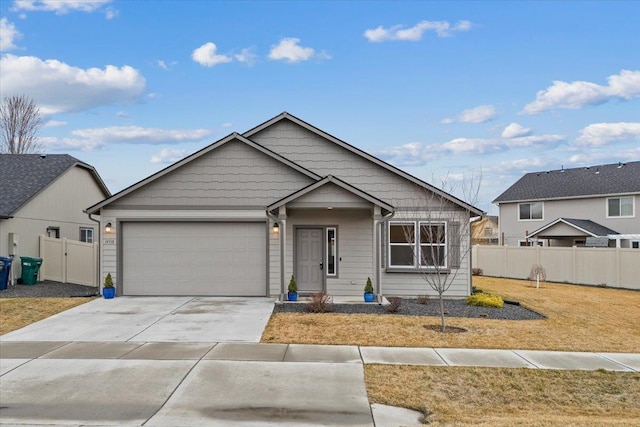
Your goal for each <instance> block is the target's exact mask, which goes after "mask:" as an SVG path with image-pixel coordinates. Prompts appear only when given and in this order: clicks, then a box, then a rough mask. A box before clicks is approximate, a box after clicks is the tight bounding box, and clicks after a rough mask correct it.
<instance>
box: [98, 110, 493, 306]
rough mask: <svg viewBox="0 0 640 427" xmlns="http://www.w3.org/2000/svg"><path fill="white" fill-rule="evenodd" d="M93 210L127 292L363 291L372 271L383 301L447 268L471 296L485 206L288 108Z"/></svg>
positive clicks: (109, 269)
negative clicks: (476, 232)
mask: <svg viewBox="0 0 640 427" xmlns="http://www.w3.org/2000/svg"><path fill="white" fill-rule="evenodd" d="M427 196H437V200H438V203H437V206H436V204H435V203H434V201H433V200H435V198H434V197H427ZM87 212H88V213H92V214H97V213H99V214H100V220H101V222H102V230H103V239H102V240H101V242H100V243H101V251H100V252H101V275H102V277H103V278H104V276H106V275H107V274H108V273H111V275H112V277H113V278H114V279H115V282H116V287H117V292H118V294H119V295H215V296H265V295H273V296H276V295H282V294H283V293H285V292H286V288H287V284H288V282H289V279H290V277H291V276H292V275H293V276H295V278H296V281H297V283H298V291H299V292H300V293H303V294H305V293H306V294H309V293H314V292H327V293H329V294H331V295H361V294H362V292H363V289H364V285H365V283H366V281H367V278H368V277H370V278H371V279H372V281H373V283H374V284H375V285H374V286H375V288H376V293H377V294H378V295H382V294H388V295H419V294H428V293H433V291H431V292H430V289H429V286H428V285H427V284H426V283H425V281H424V279H423V276H422V274H421V273H423V272H425V271H434V272H435V271H439V272H440V273H441V274H453V275H455V280H454V282H453V284H452V286H451V287H450V289H449V291H448V293H447V294H446V295H447V296H449V297H464V296H466V295H468V294H469V293H470V289H471V288H470V262H469V256H468V252H469V251H466V250H465V249H466V248H468V247H469V243H470V233H469V231H468V230H469V228H468V224H469V219H470V216H477V215H479V214H481V212H480V211H479V210H478V209H477V208H475V207H473V206H470V205H468V204H466V203H465V202H463V201H461V200H459V199H456V198H455V197H453V196H451V195H448V194H446V193H444V192H442V191H440V190H438V189H436V188H434V187H432V186H430V185H429V184H427V183H425V182H423V181H420V180H419V179H417V178H415V177H413V176H411V175H409V174H407V173H405V172H403V171H401V170H399V169H397V168H395V167H393V166H391V165H389V164H387V163H384V162H382V161H381V160H379V159H377V158H375V157H373V156H371V155H369V154H367V153H365V152H363V151H361V150H359V149H357V148H355V147H353V146H351V145H349V144H347V143H345V142H344V141H341V140H339V139H337V138H335V137H333V136H331V135H329V134H327V133H326V132H324V131H322V130H320V129H317V128H315V127H314V126H312V125H310V124H308V123H306V122H304V121H302V120H300V119H298V118H296V117H295V116H292V115H290V114H288V113H282V114H280V115H278V116H276V117H274V118H273V119H271V120H268V121H267V122H265V123H262V124H261V125H259V126H257V127H255V128H253V129H251V130H249V131H247V132H245V133H243V134H238V133H233V134H231V135H229V136H227V137H225V138H223V139H221V140H219V141H217V142H215V143H213V144H211V145H209V146H207V147H205V148H203V149H202V150H200V151H199V152H197V153H195V154H193V155H191V156H189V157H187V158H185V159H183V160H181V161H179V162H177V163H175V164H173V165H171V166H169V167H167V168H166V169H164V170H162V171H160V172H158V173H156V174H154V175H152V176H150V177H148V178H146V179H144V180H142V181H140V182H138V183H136V184H134V185H132V186H131V187H129V188H127V189H125V190H123V191H121V192H120V193H118V194H115V195H114V196H112V197H110V198H107V199H105V200H103V201H102V202H100V203H97V204H96V205H94V206H92V207H90V208H89V209H88V210H87ZM436 213H437V214H436ZM465 226H466V227H465ZM425 230H438V231H439V232H441V238H438V239H433V238H430V237H429V235H428V233H426V232H425ZM461 230H466V233H462V232H461ZM433 248H436V249H438V252H437V254H438V256H436V257H431V258H429V259H426V258H425V257H424V255H423V254H426V253H427V252H428V250H431V249H433ZM440 249H441V250H440ZM434 263H437V266H435V265H434ZM429 264H430V265H429Z"/></svg>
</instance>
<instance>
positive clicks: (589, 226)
mask: <svg viewBox="0 0 640 427" xmlns="http://www.w3.org/2000/svg"><path fill="white" fill-rule="evenodd" d="M560 219H563V220H564V221H566V222H568V223H569V224H573V225H575V226H576V227H579V228H582V229H583V230H585V231H588V232H589V233H592V234H595V235H596V236H606V235H608V234H618V232H617V231H615V230H612V229H610V228H608V227H605V226H604V225H600V224H598V223H597V222H593V221H591V220H590V219H574V218H560Z"/></svg>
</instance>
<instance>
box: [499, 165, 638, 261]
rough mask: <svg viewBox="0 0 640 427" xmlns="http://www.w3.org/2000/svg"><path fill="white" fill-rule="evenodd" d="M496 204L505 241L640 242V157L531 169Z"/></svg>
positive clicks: (625, 244) (543, 243) (526, 243)
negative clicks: (538, 170) (607, 163)
mask: <svg viewBox="0 0 640 427" xmlns="http://www.w3.org/2000/svg"><path fill="white" fill-rule="evenodd" d="M494 203H497V204H498V206H499V209H500V236H501V244H503V245H508V246H531V245H536V244H537V245H541V246H591V245H594V246H595V245H606V246H614V247H615V246H619V247H626V248H630V247H633V248H637V247H638V246H640V212H639V211H638V209H640V162H627V163H615V164H609V165H601V166H592V167H585V168H574V169H561V170H554V171H548V172H533V173H529V174H526V175H525V176H523V177H522V178H520V180H518V181H517V182H516V183H515V184H513V185H512V186H511V187H509V188H508V189H507V190H506V191H505V192H504V193H503V194H501V195H500V196H499V197H498V198H496V200H494Z"/></svg>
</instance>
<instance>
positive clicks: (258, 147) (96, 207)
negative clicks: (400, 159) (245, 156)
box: [87, 132, 322, 213]
mask: <svg viewBox="0 0 640 427" xmlns="http://www.w3.org/2000/svg"><path fill="white" fill-rule="evenodd" d="M230 141H240V142H242V143H244V144H246V145H248V146H250V147H252V148H254V149H256V150H258V151H260V152H261V153H263V154H266V155H267V156H269V157H271V158H273V159H275V160H277V161H279V162H281V163H284V164H285V165H287V166H289V167H290V168H292V169H294V170H296V171H298V172H300V173H301V174H303V175H305V176H308V177H309V178H311V179H313V180H314V181H317V180H319V179H321V178H322V177H321V176H320V175H318V174H315V173H313V172H311V171H310V170H308V169H306V168H303V167H302V166H300V165H298V164H297V163H294V162H292V161H291V160H289V159H286V158H284V157H282V156H281V155H280V154H278V153H275V152H273V151H271V150H269V149H268V148H266V147H263V146H262V145H260V144H256V143H255V142H253V141H251V140H250V139H247V138H245V137H244V136H242V135H240V134H238V133H237V132H233V133H231V134H229V135H227V136H226V137H224V138H222V139H220V140H218V141H216V142H214V143H212V144H210V145H208V146H206V147H204V148H203V149H201V150H199V151H197V152H195V153H193V154H191V155H190V156H187V157H185V158H184V159H182V160H179V161H177V162H176V163H174V164H172V165H170V166H167V167H166V168H164V169H162V170H160V171H158V172H156V173H155V174H153V175H151V176H149V177H147V178H145V179H143V180H141V181H138V182H136V183H135V184H132V185H130V186H129V187H127V188H125V189H124V190H122V191H120V192H118V193H116V194H114V195H113V196H111V197H109V198H106V199H104V200H102V201H101V202H98V203H96V204H95V205H93V206H91V207H89V208H87V213H95V212H97V211H98V210H100V209H101V208H102V207H104V206H106V205H108V204H110V203H113V202H114V201H116V200H118V199H121V198H122V197H124V196H126V195H127V194H129V193H132V192H134V191H135V190H137V189H138V188H140V187H142V186H144V185H147V184H149V183H150V182H152V181H155V180H157V179H159V178H161V177H163V176H165V175H167V174H169V173H171V172H173V171H174V170H176V169H178V168H179V167H181V166H183V165H185V164H187V163H189V162H191V161H192V160H195V159H197V158H199V157H201V156H203V155H205V154H207V153H209V152H211V151H213V150H215V149H216V148H219V147H222V146H223V145H225V144H226V143H228V142H230Z"/></svg>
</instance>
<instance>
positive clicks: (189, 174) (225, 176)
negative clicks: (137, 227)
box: [113, 141, 313, 208]
mask: <svg viewBox="0 0 640 427" xmlns="http://www.w3.org/2000/svg"><path fill="white" fill-rule="evenodd" d="M312 182H313V180H312V179H311V178H309V177H307V176H305V175H303V174H301V173H300V172H298V171H296V170H294V169H292V168H290V167H289V166H287V165H285V164H283V163H282V162H280V161H278V160H275V159H273V158H271V157H269V156H268V155H266V154H264V153H262V152H260V151H258V150H256V149H254V148H252V147H250V146H248V145H246V144H244V143H243V142H240V141H230V142H228V143H226V144H224V145H223V146H221V147H218V148H216V149H215V150H212V151H211V152H209V153H207V154H205V155H203V156H201V157H199V158H197V159H194V160H192V161H191V162H189V163H187V164H185V165H183V166H182V167H180V168H178V169H176V170H174V171H172V172H171V173H169V174H167V175H165V176H163V177H160V178H158V179H156V180H155V181H152V182H150V183H148V184H147V185H145V186H143V187H141V188H139V189H137V190H135V191H133V192H132V193H130V194H128V195H126V196H124V197H123V198H122V199H120V200H118V201H116V202H114V203H113V206H118V207H123V206H136V207H139V206H163V207H171V206H183V208H184V207H195V206H197V207H201V206H209V207H212V208H215V207H241V206H256V207H257V206H260V207H266V206H267V205H269V204H271V203H273V202H274V201H276V200H278V199H281V198H283V197H285V196H288V195H289V194H291V193H293V192H294V191H297V190H299V189H300V188H303V187H304V186H306V185H309V184H311V183H312Z"/></svg>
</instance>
